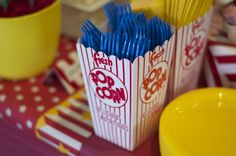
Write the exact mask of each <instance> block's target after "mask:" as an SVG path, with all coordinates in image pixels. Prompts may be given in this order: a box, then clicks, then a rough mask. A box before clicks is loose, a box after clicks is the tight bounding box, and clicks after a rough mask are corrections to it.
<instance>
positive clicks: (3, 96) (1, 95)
mask: <svg viewBox="0 0 236 156" xmlns="http://www.w3.org/2000/svg"><path fill="white" fill-rule="evenodd" d="M6 99H7V96H6V95H5V94H0V103H1V102H5V101H6Z"/></svg>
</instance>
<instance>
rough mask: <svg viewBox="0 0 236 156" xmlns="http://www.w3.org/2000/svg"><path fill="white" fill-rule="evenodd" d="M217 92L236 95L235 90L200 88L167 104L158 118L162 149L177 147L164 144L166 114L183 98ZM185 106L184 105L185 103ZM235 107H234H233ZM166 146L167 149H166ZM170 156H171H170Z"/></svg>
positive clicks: (185, 153) (184, 151)
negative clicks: (162, 143)
mask: <svg viewBox="0 0 236 156" xmlns="http://www.w3.org/2000/svg"><path fill="white" fill-rule="evenodd" d="M219 92H223V93H230V94H234V95H236V89H232V88H222V87H215V88H202V89H196V90H193V91H190V92H187V93H185V94H182V95H180V96H178V97H177V98H175V99H174V100H173V101H172V102H170V103H169V105H168V106H167V107H166V108H165V109H164V111H163V113H162V115H161V117H160V124H159V140H160V141H163V142H164V146H165V147H164V148H165V149H169V150H171V149H172V148H173V147H178V146H179V145H178V144H176V143H173V142H168V143H167V142H166V139H165V137H166V136H167V135H168V134H166V133H165V132H164V131H163V126H164V125H165V124H166V123H167V122H166V121H165V120H166V117H165V116H166V115H168V112H169V111H171V110H173V109H174V108H175V106H178V105H179V102H178V101H179V100H180V101H181V100H182V99H183V98H185V97H191V95H193V94H196V93H197V94H202V93H207V94H208V95H209V94H212V95H213V94H216V93H219ZM185 104H186V103H185ZM235 107H236V105H235ZM166 146H168V147H166ZM180 151H181V152H183V153H184V155H188V154H189V150H186V149H180ZM171 152H176V153H172V154H177V155H178V153H179V151H176V150H175V151H173V150H172V151H171ZM171 156H172V155H171Z"/></svg>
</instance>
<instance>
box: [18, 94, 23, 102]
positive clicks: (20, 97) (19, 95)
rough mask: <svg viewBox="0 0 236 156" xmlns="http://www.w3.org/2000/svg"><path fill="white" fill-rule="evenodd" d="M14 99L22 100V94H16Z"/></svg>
mask: <svg viewBox="0 0 236 156" xmlns="http://www.w3.org/2000/svg"><path fill="white" fill-rule="evenodd" d="M16 100H18V101H22V100H24V95H22V94H18V95H16Z"/></svg>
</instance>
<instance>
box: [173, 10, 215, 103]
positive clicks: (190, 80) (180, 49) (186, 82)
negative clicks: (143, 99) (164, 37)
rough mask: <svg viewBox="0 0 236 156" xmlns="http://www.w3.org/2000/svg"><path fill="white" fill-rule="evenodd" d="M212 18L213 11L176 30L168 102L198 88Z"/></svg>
mask: <svg viewBox="0 0 236 156" xmlns="http://www.w3.org/2000/svg"><path fill="white" fill-rule="evenodd" d="M211 16H212V10H210V11H209V12H207V13H206V14H205V15H204V16H203V17H200V18H199V19H197V20H196V21H194V22H192V23H190V24H189V25H187V26H183V27H181V28H180V29H178V30H176V52H175V53H174V54H173V65H172V73H171V74H172V75H171V76H170V80H169V81H170V83H169V87H168V94H169V97H168V101H170V100H172V99H173V98H174V97H176V96H178V95H180V94H182V93H184V92H187V91H189V90H192V89H196V88H197V85H198V80H199V76H200V70H201V65H202V61H203V56H204V52H205V48H206V43H207V35H208V28H209V25H210V22H211Z"/></svg>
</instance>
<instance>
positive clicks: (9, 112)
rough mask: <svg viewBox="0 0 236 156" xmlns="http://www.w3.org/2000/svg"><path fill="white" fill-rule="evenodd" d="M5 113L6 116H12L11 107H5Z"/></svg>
mask: <svg viewBox="0 0 236 156" xmlns="http://www.w3.org/2000/svg"><path fill="white" fill-rule="evenodd" d="M5 114H6V116H8V117H11V116H12V111H11V109H10V108H7V109H6V110H5Z"/></svg>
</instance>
